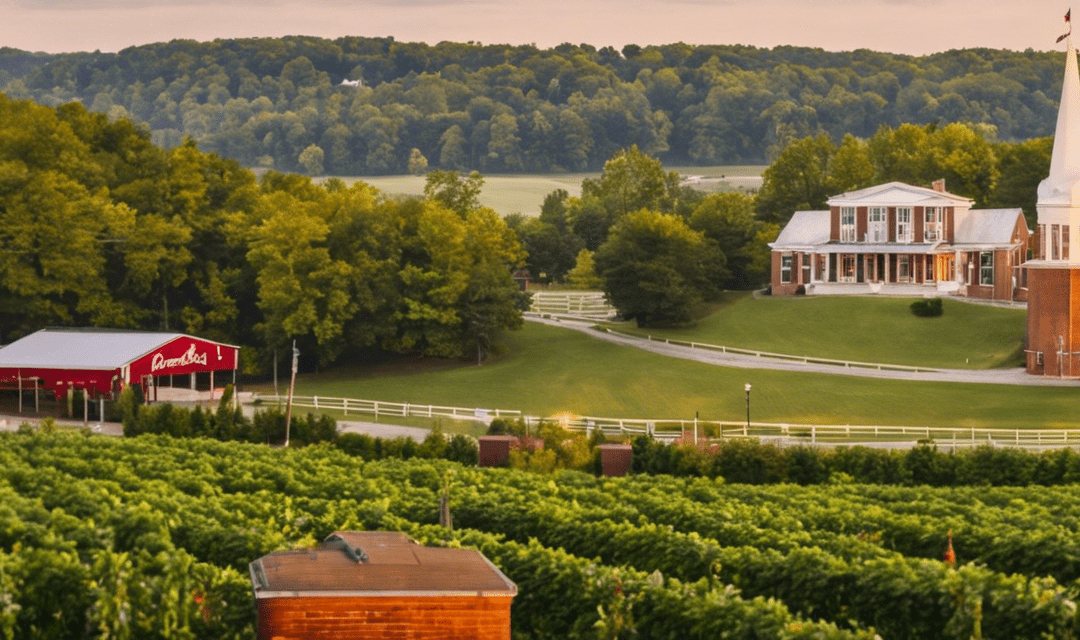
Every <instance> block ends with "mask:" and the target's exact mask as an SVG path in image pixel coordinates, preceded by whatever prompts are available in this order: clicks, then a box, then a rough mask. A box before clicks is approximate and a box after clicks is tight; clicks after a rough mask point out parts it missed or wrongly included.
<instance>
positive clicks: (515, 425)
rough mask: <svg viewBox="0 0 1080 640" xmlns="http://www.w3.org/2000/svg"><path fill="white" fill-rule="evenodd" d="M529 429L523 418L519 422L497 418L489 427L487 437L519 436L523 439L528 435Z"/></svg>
mask: <svg viewBox="0 0 1080 640" xmlns="http://www.w3.org/2000/svg"><path fill="white" fill-rule="evenodd" d="M527 432H528V427H526V425H525V421H524V420H522V419H521V418H518V419H517V420H511V419H510V418H495V419H494V420H492V421H491V424H489V425H488V430H487V435H489V436H517V437H519V438H523V437H525V436H526V435H527Z"/></svg>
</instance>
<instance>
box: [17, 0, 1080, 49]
mask: <svg viewBox="0 0 1080 640" xmlns="http://www.w3.org/2000/svg"><path fill="white" fill-rule="evenodd" d="M1068 8H1069V5H1068V3H1067V2H1065V1H1064V0H540V1H538V0H304V1H298V0H218V1H216V2H215V1H211V0H0V16H2V18H0V46H7V47H14V48H17V49H25V50H29V51H46V52H50V53H57V52H67V51H94V50H101V51H119V50H121V49H124V48H126V47H130V46H135V45H140V44H147V43H150V42H161V41H168V40H173V39H176V38H187V39H194V40H213V39H216V38H247V37H267V36H269V37H276V36H284V35H310V36H320V37H325V38H336V37H340V36H347V35H353V36H393V37H394V38H395V39H396V40H398V41H419V42H427V43H429V44H435V43H437V42H441V41H444V40H449V41H456V42H468V41H478V42H483V43H484V44H502V43H510V44H528V43H532V44H535V45H537V46H539V47H542V48H546V47H552V46H555V45H557V44H561V43H563V42H570V43H574V44H580V43H587V44H591V45H594V46H596V47H603V46H614V47H615V48H617V49H621V48H622V47H623V46H624V45H626V44H630V43H633V44H638V45H647V44H667V43H672V42H685V43H687V44H745V45H753V46H758V47H774V46H778V45H796V46H807V47H820V48H823V49H826V50H829V51H850V50H853V49H872V50H875V51H888V52H892V53H903V54H910V55H925V54H928V53H934V52H938V51H947V50H949V49H963V48H971V47H988V48H992V49H1012V50H1024V49H1028V48H1031V49H1035V50H1042V51H1049V50H1058V49H1061V50H1064V43H1062V44H1061V45H1057V44H1055V42H1054V40H1055V39H1056V38H1057V36H1058V35H1060V34H1061V33H1063V32H1064V30H1065V28H1066V27H1065V21H1064V16H1065V12H1066V10H1068ZM1077 19H1078V20H1080V13H1078V14H1077ZM1077 37H1078V38H1080V32H1078V33H1077Z"/></svg>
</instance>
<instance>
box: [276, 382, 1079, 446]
mask: <svg viewBox="0 0 1080 640" xmlns="http://www.w3.org/2000/svg"><path fill="white" fill-rule="evenodd" d="M255 399H256V401H257V402H259V403H261V404H269V405H284V404H285V401H286V398H285V396H275V395H256V396H255ZM293 406H295V407H303V408H310V409H315V410H325V411H341V412H343V413H344V414H345V416H349V415H356V416H359V415H369V416H374V417H375V419H376V420H378V419H379V418H380V417H398V418H408V417H421V418H450V419H455V420H475V421H480V422H490V421H491V420H492V419H494V418H514V419H517V418H521V419H523V420H524V421H525V423H526V425H528V426H529V427H530V428H536V427H538V426H539V424H540V422H541V421H543V422H555V423H558V424H561V425H562V426H564V427H566V428H567V429H570V430H571V431H578V432H584V433H588V434H591V433H593V432H594V431H595V430H600V431H601V432H603V433H604V435H605V436H611V437H634V436H639V435H647V436H650V437H652V438H655V439H657V440H660V441H663V442H674V441H676V440H680V439H682V440H685V441H690V442H693V441H697V442H699V443H701V442H704V441H714V442H715V441H717V440H719V439H721V438H731V437H742V438H757V439H760V440H765V441H771V442H775V443H776V444H781V445H795V444H814V445H830V444H850V443H880V444H882V445H886V446H887V445H888V444H890V443H896V444H899V443H911V442H915V441H918V440H933V441H934V442H935V443H937V444H938V445H939V446H945V447H950V446H951V447H965V446H978V445H985V444H990V445H994V446H1002V447H1018V448H1024V449H1049V448H1062V447H1080V428H1078V429H992V428H978V427H956V428H951V427H918V426H904V425H830V424H788V423H772V422H734V421H732V422H728V421H717V420H685V419H670V420H662V419H653V420H647V419H641V418H604V417H597V416H579V417H573V418H568V417H555V418H541V417H537V416H528V415H523V414H522V412H521V411H516V410H507V409H481V408H464V407H449V406H442V405H431V404H415V403H408V402H383V401H380V400H358V399H355V398H336V397H329V396H293Z"/></svg>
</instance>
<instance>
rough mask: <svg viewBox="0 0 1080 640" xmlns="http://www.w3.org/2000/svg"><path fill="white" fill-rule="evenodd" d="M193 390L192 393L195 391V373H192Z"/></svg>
mask: <svg viewBox="0 0 1080 640" xmlns="http://www.w3.org/2000/svg"><path fill="white" fill-rule="evenodd" d="M191 390H192V391H194V390H195V372H194V371H192V372H191Z"/></svg>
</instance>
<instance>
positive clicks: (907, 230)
mask: <svg viewBox="0 0 1080 640" xmlns="http://www.w3.org/2000/svg"><path fill="white" fill-rule="evenodd" d="M896 241H897V242H911V208H910V207H897V208H896Z"/></svg>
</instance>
